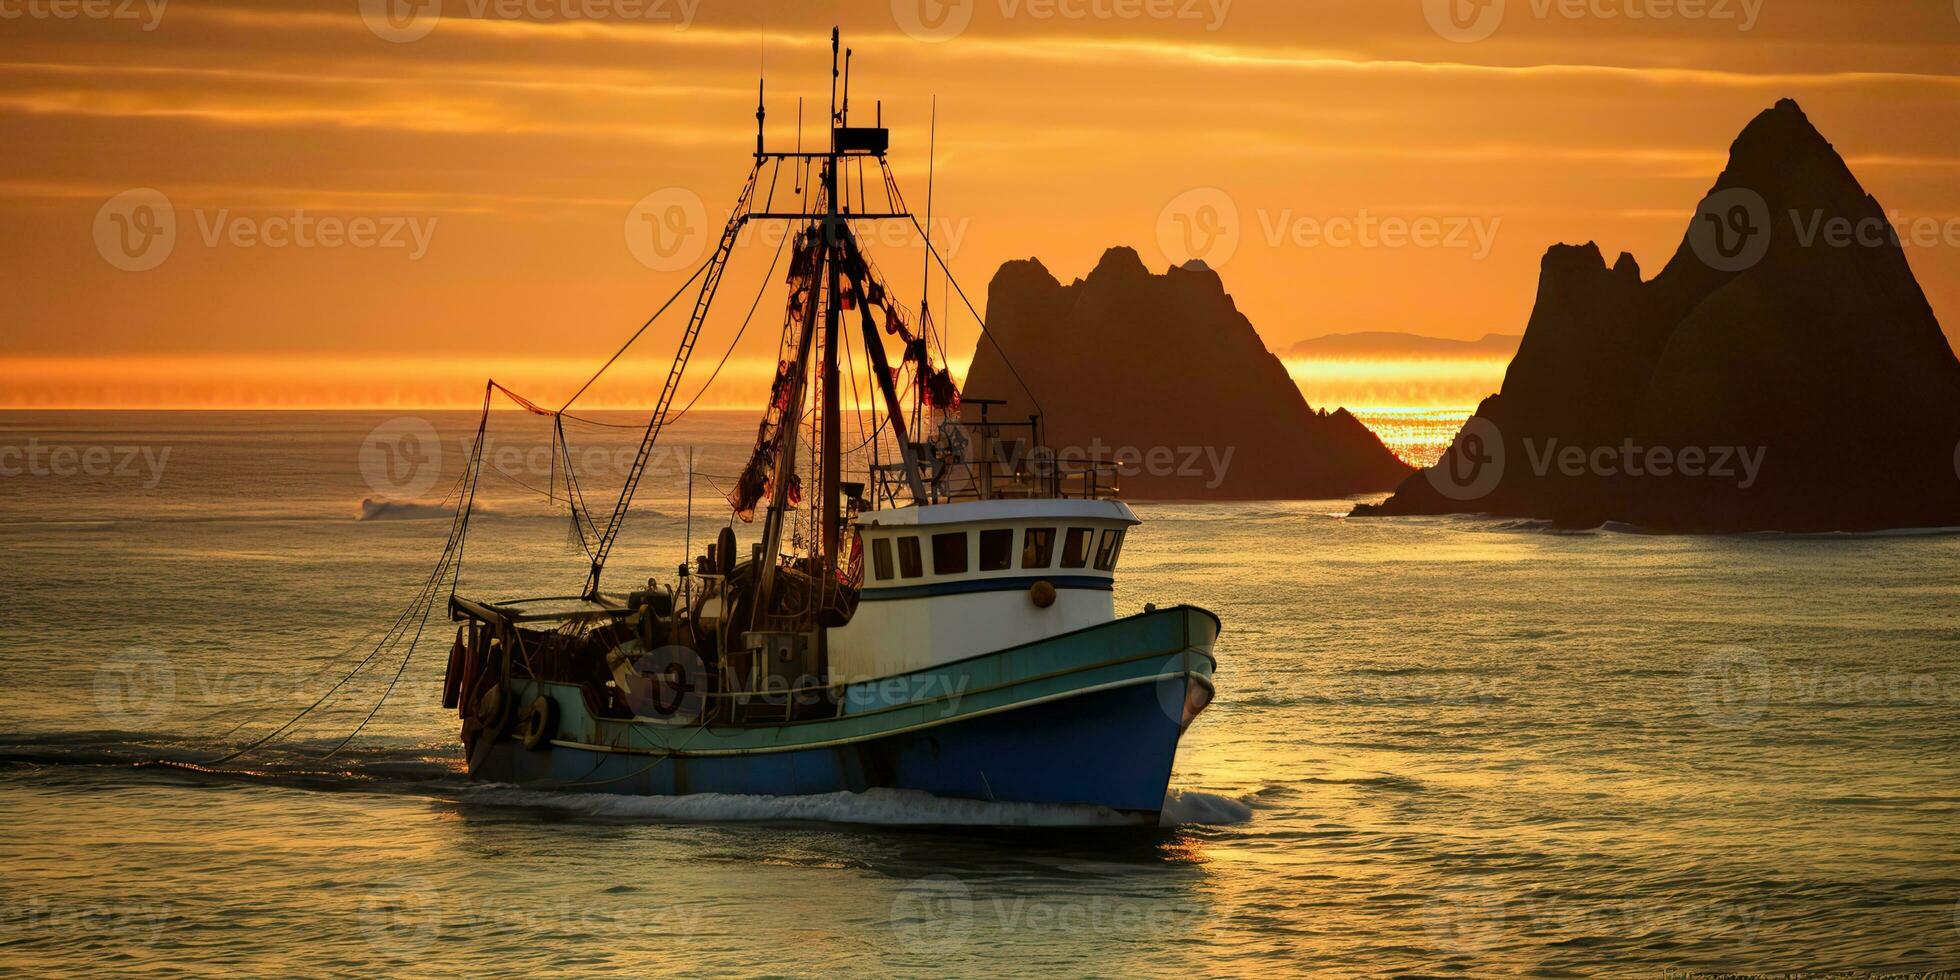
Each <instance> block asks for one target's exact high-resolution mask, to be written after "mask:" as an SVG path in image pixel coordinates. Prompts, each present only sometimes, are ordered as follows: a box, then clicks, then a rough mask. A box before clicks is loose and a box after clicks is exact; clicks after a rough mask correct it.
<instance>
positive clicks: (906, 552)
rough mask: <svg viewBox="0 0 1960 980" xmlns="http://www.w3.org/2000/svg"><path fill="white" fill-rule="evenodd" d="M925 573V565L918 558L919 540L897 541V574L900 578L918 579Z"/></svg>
mask: <svg viewBox="0 0 1960 980" xmlns="http://www.w3.org/2000/svg"><path fill="white" fill-rule="evenodd" d="M925 573H926V569H925V563H924V562H922V561H921V560H920V558H919V539H918V538H914V537H906V538H899V539H898V574H899V577H900V578H918V577H919V576H921V575H924V574H925Z"/></svg>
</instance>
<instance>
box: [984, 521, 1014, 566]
mask: <svg viewBox="0 0 1960 980" xmlns="http://www.w3.org/2000/svg"><path fill="white" fill-rule="evenodd" d="M1013 567H1014V530H1013V529H1012V528H1001V529H999V530H996V531H981V532H980V570H981V571H983V572H998V571H1002V570H1004V569H1009V568H1013Z"/></svg>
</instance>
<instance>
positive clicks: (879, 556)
mask: <svg viewBox="0 0 1960 980" xmlns="http://www.w3.org/2000/svg"><path fill="white" fill-rule="evenodd" d="M871 574H872V575H874V576H876V577H877V579H878V581H880V582H888V581H890V580H891V577H892V543H891V542H890V541H888V540H886V539H884V538H874V539H872V541H871Z"/></svg>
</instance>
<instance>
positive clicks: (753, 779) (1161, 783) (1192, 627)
mask: <svg viewBox="0 0 1960 980" xmlns="http://www.w3.org/2000/svg"><path fill="white" fill-rule="evenodd" d="M831 54H832V71H831V79H832V81H831V98H830V102H831V111H830V115H829V120H828V125H827V126H826V129H827V133H826V134H825V137H826V139H827V145H826V146H822V147H819V148H816V149H812V150H805V149H803V148H802V147H801V146H800V145H799V146H798V147H797V149H795V150H792V151H779V150H772V149H768V148H766V147H765V142H764V131H765V127H764V121H765V118H766V115H767V111H766V108H765V106H764V100H763V98H762V94H761V93H762V90H761V87H760V86H758V100H757V103H758V104H757V109H756V143H755V154H754V160H755V164H754V167H753V169H752V170H751V171H750V174H749V179H748V181H747V184H746V186H745V188H744V190H743V191H742V192H741V195H740V197H739V199H738V204H737V206H736V208H735V209H734V210H733V212H732V216H731V218H730V219H729V221H728V224H727V226H726V227H725V228H724V229H723V233H722V237H721V239H720V242H719V244H718V246H717V247H716V249H715V251H714V253H713V255H712V256H710V257H709V259H708V260H707V262H706V264H705V265H704V266H703V268H702V270H701V271H700V272H698V273H697V274H696V279H694V280H690V286H691V285H692V284H693V283H694V282H695V281H696V280H698V282H699V287H698V288H699V292H698V295H697V296H696V299H695V303H694V309H693V313H692V315H691V316H690V318H689V322H688V324H687V326H686V327H685V329H684V330H683V331H682V336H681V340H680V345H679V349H678V352H677V354H676V357H675V359H674V361H673V364H672V367H671V369H670V371H669V373H668V376H667V380H666V383H665V386H664V388H663V390H662V393H661V396H660V399H659V401H658V402H657V404H656V405H655V407H654V410H653V414H652V417H651V419H650V421H649V422H648V424H647V427H646V430H645V434H644V436H643V438H642V439H641V442H640V446H639V450H638V454H637V456H636V458H635V461H634V463H633V465H632V467H631V469H630V470H629V471H628V474H627V476H626V479H625V483H624V486H623V488H622V489H621V491H620V494H619V497H618V499H617V501H616V502H615V503H614V504H613V506H612V509H611V514H610V517H608V518H606V519H605V520H600V519H599V518H597V517H595V516H594V515H593V513H592V511H591V510H590V509H589V508H586V507H584V506H583V500H582V495H581V494H580V493H579V491H578V489H577V482H576V475H575V474H574V473H573V472H572V471H571V469H570V467H569V462H568V463H567V466H566V469H565V470H564V473H563V476H564V484H565V487H566V498H567V499H568V500H569V501H570V502H571V505H572V507H571V510H572V516H573V524H574V526H575V528H576V529H577V537H578V539H579V542H580V543H581V545H583V547H584V548H585V551H586V552H587V553H588V555H589V556H590V559H591V561H590V566H589V569H588V571H587V575H586V580H585V586H584V589H583V590H582V591H581V592H580V593H579V594H578V595H577V596H576V597H570V598H541V599H519V600H508V599H502V600H500V599H492V598H486V597H471V596H468V595H465V594H462V593H460V592H458V591H456V589H455V587H454V586H453V585H452V587H451V591H450V595H449V600H448V610H449V613H450V616H451V619H452V621H454V622H455V623H457V624H458V625H457V632H456V640H455V643H454V645H453V646H452V648H451V650H450V656H449V664H448V669H447V672H446V674H445V678H444V684H443V704H444V706H445V707H447V708H451V709H454V710H456V712H457V713H458V715H459V717H460V719H461V730H462V743H463V746H464V749H465V753H466V755H467V759H468V771H469V775H470V777H471V778H472V779H475V780H481V781H493V782H499V783H515V784H521V785H524V786H527V787H537V788H549V789H560V790H565V791H570V792H597V793H624V794H644V795H661V796H669V795H683V794H695V793H727V794H760V795H774V796H783V795H802V794H819V793H834V792H839V791H853V792H857V791H866V790H871V789H874V788H890V789H897V790H913V791H921V792H925V793H930V794H934V795H938V796H943V797H957V798H966V799H973V800H984V801H999V802H1014V803H1035V804H1068V805H1085V806H1099V807H1106V808H1109V809H1111V810H1115V811H1121V812H1124V813H1135V814H1154V813H1156V812H1157V811H1159V810H1160V809H1161V807H1162V806H1163V803H1164V799H1165V795H1166V792H1167V789H1168V785H1169V782H1170V778H1171V772H1172V767H1173V764H1174V761H1175V758H1176V752H1177V747H1178V742H1179V740H1180V738H1181V737H1182V736H1183V734H1184V733H1185V732H1186V730H1187V729H1188V728H1189V727H1190V725H1191V724H1192V721H1193V720H1194V719H1195V718H1196V717H1197V716H1198V714H1199V713H1200V712H1202V711H1203V710H1204V709H1205V707H1206V705H1208V704H1209V703H1210V701H1211V699H1212V696H1213V682H1212V674H1213V670H1214V667H1215V663H1216V662H1215V660H1214V654H1213V650H1214V644H1215V642H1216V640H1217V637H1218V633H1219V622H1218V619H1217V618H1216V617H1215V616H1213V615H1212V614H1211V613H1209V612H1206V611H1205V610H1202V609H1198V608H1195V607H1191V606H1175V607H1167V608H1161V609H1160V608H1156V607H1154V606H1147V607H1145V609H1144V611H1143V612H1142V613H1140V614H1137V615H1130V616H1125V617H1120V618H1119V617H1118V616H1117V615H1116V604H1115V598H1114V594H1113V589H1114V583H1115V579H1116V574H1117V570H1118V567H1119V564H1120V559H1121V557H1122V553H1123V547H1124V542H1125V541H1126V539H1127V538H1128V537H1129V535H1131V534H1133V533H1136V529H1137V527H1138V525H1139V521H1138V519H1137V516H1136V514H1135V513H1133V512H1132V511H1131V509H1130V508H1129V507H1128V506H1127V505H1126V504H1124V503H1123V502H1122V500H1121V499H1120V494H1119V492H1118V491H1119V488H1118V485H1117V473H1116V470H1115V468H1114V466H1113V465H1112V464H1111V463H1109V462H1107V461H1104V460H1098V459H1087V458H1083V459H1076V458H1063V457H1058V456H1057V454H1056V453H1054V452H1053V451H1051V450H1049V449H1048V448H1046V447H1045V446H1044V443H1043V435H1044V424H1043V419H1042V418H1041V416H1039V415H1033V416H1030V417H1027V418H1024V419H1012V420H1009V419H995V418H989V416H988V412H989V410H990V409H992V408H995V407H998V406H999V405H1000V404H1002V403H1001V402H997V401H988V400H985V399H975V398H968V399H966V400H965V401H964V402H962V400H961V394H960V392H959V391H958V390H957V388H956V387H955V385H954V384H953V382H952V379H951V377H950V375H949V373H948V371H947V369H946V366H945V364H944V362H943V361H944V359H943V355H942V357H941V358H940V359H939V360H937V361H936V360H935V358H934V349H935V341H936V340H938V337H937V336H936V334H935V330H936V328H935V326H934V325H933V321H932V316H931V312H930V305H929V304H928V303H927V302H925V301H924V300H922V301H921V302H920V304H919V307H918V310H919V313H918V315H917V316H914V315H913V314H912V313H911V311H909V310H908V309H906V308H905V307H903V306H901V305H900V304H899V302H898V301H897V300H896V298H895V297H894V296H893V291H892V290H891V289H889V288H888V287H887V285H886V282H885V280H884V279H883V278H882V277H881V276H880V274H879V272H878V269H877V267H876V265H875V264H874V263H873V261H872V260H871V258H870V257H869V256H868V255H867V254H866V253H865V251H864V249H863V247H862V238H861V234H862V232H861V229H863V228H864V227H865V226H867V225H868V224H869V223H873V222H887V221H897V222H907V221H909V222H911V224H912V225H913V227H914V228H917V229H919V231H920V234H921V235H922V237H924V238H925V250H926V252H927V254H928V265H927V270H928V272H930V270H931V269H932V265H931V264H930V263H932V262H937V263H938V267H939V269H940V270H941V271H942V273H943V274H944V275H945V276H947V277H948V282H949V283H950V282H951V280H950V276H951V272H950V270H947V269H946V267H945V262H944V260H943V258H942V257H940V256H939V254H938V252H937V250H936V249H934V248H933V246H932V242H931V239H930V236H928V235H924V227H925V226H923V225H920V224H919V222H918V221H917V219H916V218H914V217H913V215H912V214H911V213H910V212H909V211H907V210H906V209H905V207H904V201H903V195H902V194H901V193H900V192H899V189H898V185H897V182H896V181H895V180H894V179H893V178H892V173H891V169H890V165H889V163H888V162H887V160H886V154H887V151H888V149H889V146H890V132H889V130H887V129H886V128H885V127H884V125H883V118H882V117H883V111H882V107H880V109H879V110H878V117H879V118H878V121H877V123H876V124H875V125H872V126H853V125H852V124H851V123H850V81H849V79H850V53H849V52H848V51H845V52H844V53H843V59H842V72H841V74H842V99H841V101H840V99H839V74H840V72H839V60H838V54H839V40H838V35H837V33H836V32H835V31H833V32H832V35H831ZM799 116H800V113H799ZM799 130H800V119H799ZM799 143H800V137H799ZM786 173H787V174H788V176H789V179H788V180H786V181H785V180H782V179H781V178H783V176H784V175H785V174H786ZM867 174H869V175H870V181H867ZM806 178H807V179H806ZM868 183H869V184H870V186H877V187H879V188H880V190H881V191H882V194H883V197H882V198H881V199H879V200H876V201H874V200H870V199H868V198H867V195H866V193H865V191H864V188H865V187H866V186H867V184H868ZM785 184H787V185H791V186H794V187H795V188H796V190H795V191H792V192H789V194H788V195H787V196H789V197H792V198H794V202H793V204H783V203H781V198H782V197H783V196H785V195H784V194H783V193H782V192H781V190H780V188H781V187H782V186H783V185H785ZM869 196H870V197H873V198H875V197H877V196H878V195H876V194H873V195H869ZM764 221H780V222H787V223H788V226H789V229H788V230H789V233H790V235H791V237H790V238H789V240H788V242H787V243H788V244H789V245H790V246H791V249H790V254H791V260H790V265H789V275H788V284H789V290H788V292H789V298H788V302H787V309H786V313H785V317H784V321H783V324H784V331H783V336H782V342H781V350H782V352H783V354H782V360H781V363H780V366H779V370H778V371H777V374H776V378H775V381H774V384H773V386H772V390H771V395H770V399H769V402H768V404H767V405H766V406H765V408H764V411H763V413H762V419H761V423H760V425H759V427H758V431H757V439H756V445H755V450H754V453H753V454H752V456H751V457H750V458H749V459H748V461H747V466H746V468H745V469H744V471H743V472H742V473H741V475H740V477H739V479H737V480H736V481H735V486H734V489H733V490H731V491H729V492H728V493H727V497H728V505H729V512H730V519H729V521H728V522H727V525H726V526H724V527H722V528H721V529H720V531H719V533H718V535H717V536H716V538H715V540H714V542H713V543H712V544H710V545H708V546H707V547H706V548H705V549H703V551H702V552H701V553H699V554H689V555H688V556H687V560H686V561H684V562H683V563H681V564H679V565H678V566H677V567H676V568H674V573H673V575H672V577H671V579H670V580H669V581H666V582H661V581H658V580H657V579H656V578H648V579H646V580H644V581H643V582H640V583H636V584H635V585H634V586H633V587H630V588H628V589H626V590H623V591H606V590H602V589H601V587H600V584H601V578H602V573H603V572H604V570H605V565H606V560H607V558H608V556H609V554H610V553H611V551H612V548H613V545H614V542H615V540H616V538H617V536H618V534H619V531H620V527H621V523H622V521H623V519H624V517H625V515H626V514H627V511H628V509H629V508H630V507H631V505H632V502H633V497H634V493H635V490H636V488H637V487H638V485H639V483H640V480H641V477H642V476H643V474H644V472H645V469H646V465H647V461H648V459H649V458H650V456H651V455H652V450H653V448H654V446H655V444H656V443H657V442H658V440H659V439H660V437H661V434H662V431H663V429H664V428H665V427H666V426H667V425H668V424H669V422H670V420H671V419H672V417H673V406H674V402H675V399H676V392H677V390H678V389H679V387H680V385H681V382H682V378H683V375H684V374H685V373H686V372H687V369H688V362H689V357H690V354H691V353H692V351H693V349H694V346H695V343H696V341H697V339H698V337H699V335H700V332H701V327H702V323H703V321H704V320H705V319H706V317H707V314H708V310H709V308H710V306H711V304H712V302H713V299H714V296H715V291H716V287H717V285H718V283H719V282H720V279H721V276H722V271H723V269H724V267H725V266H726V265H727V263H728V260H729V257H730V254H731V252H732V251H733V249H734V247H735V244H736V242H737V239H738V237H739V232H740V231H741V230H742V228H743V227H744V226H745V225H746V224H748V223H751V222H764ZM928 223H929V222H928ZM952 284H953V285H957V284H956V283H952ZM683 288H684V289H686V288H690V287H683ZM677 295H678V294H677ZM961 295H962V297H963V296H964V292H963V291H962V292H961ZM968 308H969V309H971V304H968ZM974 315H975V318H976V319H980V320H981V325H982V330H983V336H984V319H981V318H980V316H979V314H978V312H977V311H976V312H975V313H974ZM643 329H644V328H643ZM853 335H855V336H853ZM629 343H630V342H629ZM888 344H892V345H894V346H896V347H897V348H898V351H897V355H896V360H897V365H896V366H894V365H893V360H894V358H893V355H892V354H891V353H889V352H888V351H887V345H888ZM1004 353H1005V352H1003V354H1004ZM860 360H861V361H862V364H861V365H860V363H859V362H860ZM860 367H861V370H860ZM602 370H603V369H602ZM846 371H852V372H857V373H856V374H854V375H853V380H852V381H851V382H850V383H849V384H848V385H847V383H846V382H845V381H844V376H845V372H846ZM860 381H863V382H865V386H864V388H863V389H862V390H865V391H874V392H875V395H874V396H872V397H870V398H868V399H867V403H868V404H870V405H872V407H873V411H874V413H875V416H876V418H875V424H876V427H875V429H874V430H873V435H872V438H870V439H867V440H865V445H862V446H859V447H858V448H856V449H851V448H849V447H847V445H846V440H845V429H846V426H847V422H848V421H850V420H849V419H847V415H848V414H849V413H847V411H846V410H845V408H844V405H843V402H842V400H843V397H844V393H845V392H846V391H847V390H851V386H855V385H856V384H857V383H859V382H860ZM503 390H504V389H502V388H501V386H498V385H496V383H495V382H494V381H493V382H491V383H490V385H489V386H488V387H487V388H486V409H485V420H486V424H487V420H488V416H489V413H488V400H489V397H490V395H491V394H493V393H495V392H498V391H503ZM506 393H508V392H506ZM509 394H511V395H512V397H514V398H518V399H519V401H520V403H521V404H523V405H524V406H525V407H527V408H529V409H531V410H532V411H534V412H536V413H537V414H540V415H547V416H551V417H554V418H555V419H557V420H558V423H559V424H558V432H559V438H560V440H561V441H562V439H563V431H564V428H563V424H562V419H563V411H564V410H563V409H560V410H557V411H555V412H554V411H549V410H546V409H543V408H541V407H539V406H537V405H535V404H534V403H532V402H529V401H526V400H523V399H522V398H521V397H520V396H516V395H515V394H514V393H509ZM575 398H576V396H575ZM568 405H569V403H568ZM858 421H859V423H860V424H862V420H861V419H859V420H858ZM853 441H855V435H854V436H853ZM482 445H483V438H482V429H481V428H479V432H478V440H477V447H478V448H477V451H476V453H475V454H474V455H473V456H472V461H471V472H469V473H466V474H465V477H464V482H465V484H466V486H465V487H464V493H463V496H462V498H461V499H462V500H463V503H462V504H460V505H459V509H458V518H457V527H456V528H455V529H454V531H453V533H452V547H454V548H457V549H458V550H460V541H461V537H462V534H463V533H464V530H465V529H466V527H467V522H468V513H469V511H470V509H471V507H473V506H474V499H475V481H476V478H477V475H478V474H479V473H480V472H481V466H482V463H481V455H482V453H481V447H482ZM563 455H564V457H565V458H566V459H567V460H568V461H569V459H570V458H571V456H572V455H573V454H572V453H571V452H570V451H569V450H568V451H566V452H565V453H564V454H563ZM555 466H556V464H554V467H555ZM557 476H558V474H557V471H556V470H555V469H554V481H556V479H557ZM691 500H692V497H691V495H690V506H691ZM751 529H752V533H751ZM743 537H750V538H751V540H749V541H747V542H743V541H742V540H741V539H742V538H743ZM744 544H746V545H747V547H746V549H745V548H744Z"/></svg>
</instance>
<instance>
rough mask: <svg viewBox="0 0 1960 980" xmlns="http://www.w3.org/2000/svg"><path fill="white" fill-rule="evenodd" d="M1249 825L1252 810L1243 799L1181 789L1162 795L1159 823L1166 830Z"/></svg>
mask: <svg viewBox="0 0 1960 980" xmlns="http://www.w3.org/2000/svg"><path fill="white" fill-rule="evenodd" d="M1251 822H1252V807H1250V806H1248V805H1247V804H1246V802H1245V801H1244V800H1243V799H1237V800H1235V799H1232V798H1231V797H1229V796H1219V795H1217V794H1214V793H1199V792H1196V791H1195V790H1181V789H1174V790H1171V791H1170V792H1169V793H1168V794H1166V795H1165V796H1164V812H1163V815H1162V816H1161V817H1160V818H1159V820H1158V823H1160V824H1162V825H1163V826H1165V827H1182V826H1187V825H1208V826H1227V825H1230V824H1240V823H1251Z"/></svg>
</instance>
